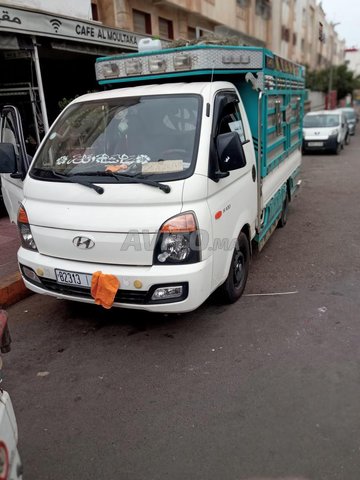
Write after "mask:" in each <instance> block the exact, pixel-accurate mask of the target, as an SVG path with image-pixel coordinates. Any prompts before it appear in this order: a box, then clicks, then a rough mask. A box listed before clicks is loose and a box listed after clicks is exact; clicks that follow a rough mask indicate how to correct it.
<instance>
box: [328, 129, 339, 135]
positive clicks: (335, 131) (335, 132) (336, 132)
mask: <svg viewBox="0 0 360 480" xmlns="http://www.w3.org/2000/svg"><path fill="white" fill-rule="evenodd" d="M338 133H339V130H338V129H337V128H335V130H332V131H331V133H330V135H331V136H332V135H337V134H338Z"/></svg>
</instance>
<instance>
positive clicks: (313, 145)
mask: <svg viewBox="0 0 360 480" xmlns="http://www.w3.org/2000/svg"><path fill="white" fill-rule="evenodd" d="M337 138H338V137H337V135H333V136H331V137H328V138H311V139H306V138H304V139H303V150H306V151H307V150H314V151H315V150H335V149H336V147H337V145H338V140H337Z"/></svg>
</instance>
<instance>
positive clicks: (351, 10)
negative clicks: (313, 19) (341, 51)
mask: <svg viewBox="0 0 360 480" xmlns="http://www.w3.org/2000/svg"><path fill="white" fill-rule="evenodd" d="M321 3H322V6H323V9H324V11H325V13H326V19H327V20H328V21H331V22H333V23H337V22H340V25H337V26H336V27H335V30H336V31H337V33H338V34H339V36H340V37H341V38H345V40H346V46H347V47H348V48H349V47H353V46H355V47H356V46H357V47H360V2H359V1H358V0H322V2H321Z"/></svg>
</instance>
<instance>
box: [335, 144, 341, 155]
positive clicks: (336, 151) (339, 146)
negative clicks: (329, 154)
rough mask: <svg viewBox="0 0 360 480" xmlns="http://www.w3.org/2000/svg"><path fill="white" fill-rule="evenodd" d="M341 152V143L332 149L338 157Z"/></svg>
mask: <svg viewBox="0 0 360 480" xmlns="http://www.w3.org/2000/svg"><path fill="white" fill-rule="evenodd" d="M340 152H341V143H336V147H335V148H334V153H335V155H339V153H340Z"/></svg>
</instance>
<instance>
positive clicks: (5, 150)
mask: <svg viewBox="0 0 360 480" xmlns="http://www.w3.org/2000/svg"><path fill="white" fill-rule="evenodd" d="M16 172H17V161H16V154H15V148H14V145H13V144H12V143H0V173H16Z"/></svg>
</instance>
